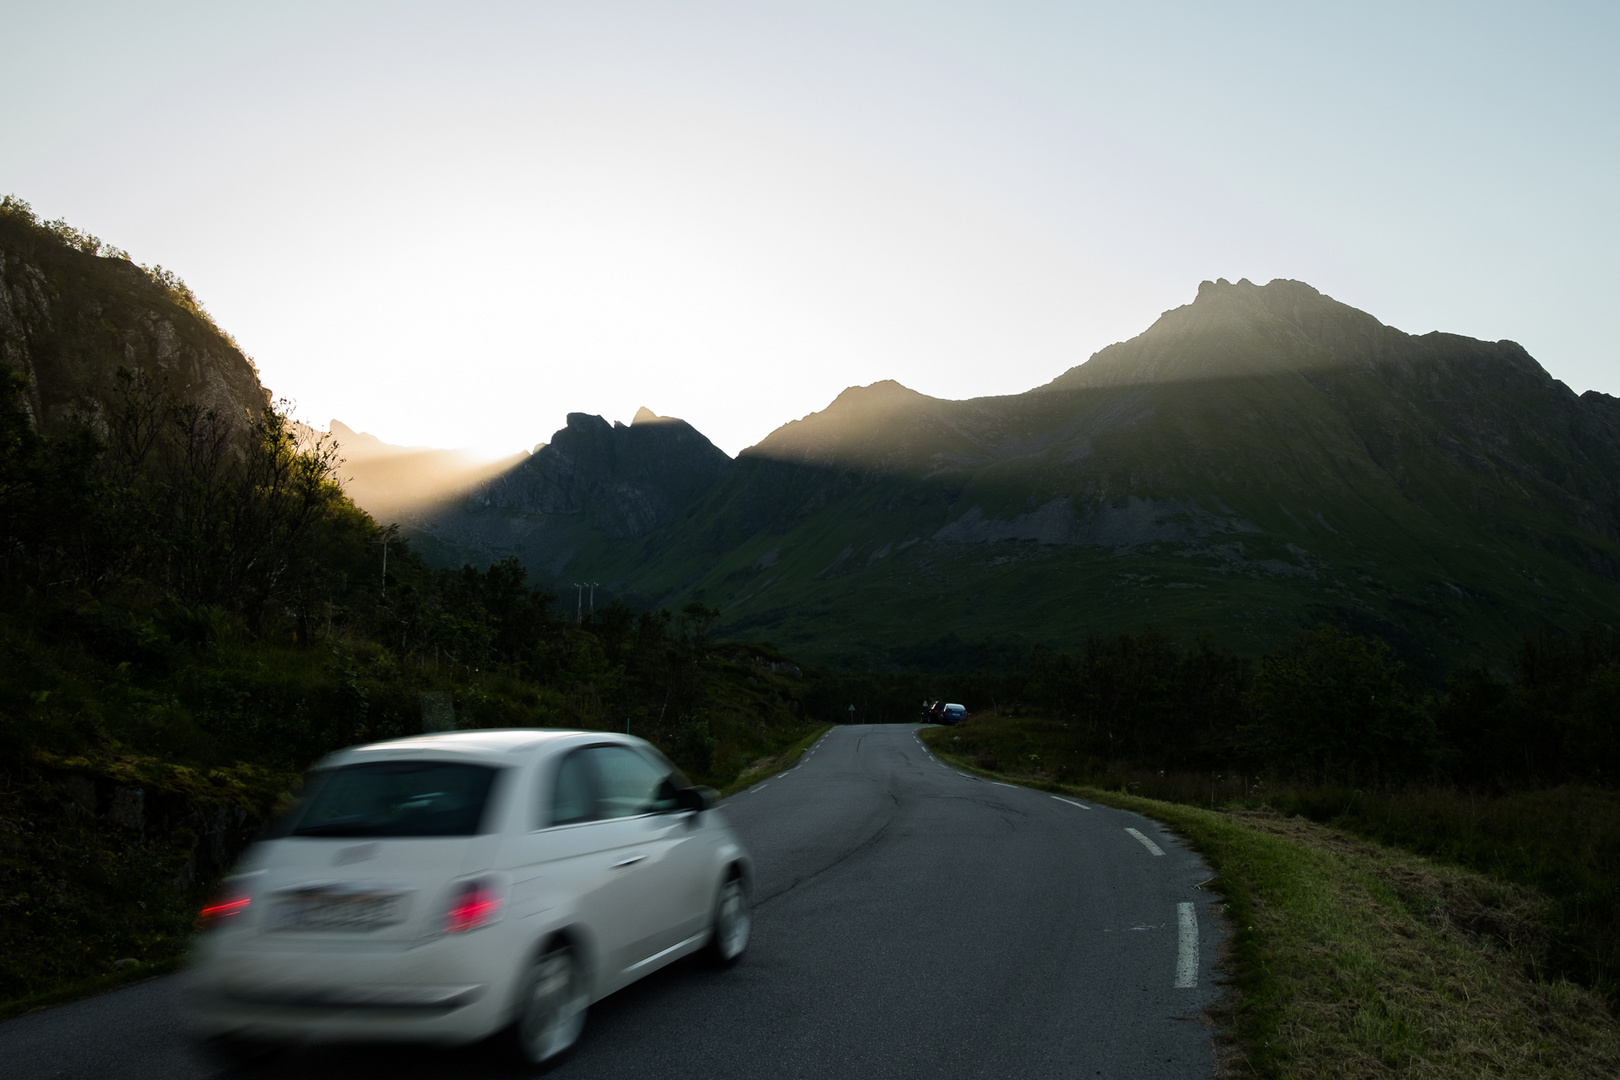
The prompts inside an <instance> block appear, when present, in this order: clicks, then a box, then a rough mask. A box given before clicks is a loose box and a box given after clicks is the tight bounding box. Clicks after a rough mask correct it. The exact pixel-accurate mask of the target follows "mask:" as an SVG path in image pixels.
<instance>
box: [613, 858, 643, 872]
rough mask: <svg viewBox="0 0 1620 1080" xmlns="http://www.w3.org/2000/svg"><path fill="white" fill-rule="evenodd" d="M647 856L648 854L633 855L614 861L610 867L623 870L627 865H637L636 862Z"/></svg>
mask: <svg viewBox="0 0 1620 1080" xmlns="http://www.w3.org/2000/svg"><path fill="white" fill-rule="evenodd" d="M646 857H647V856H645V855H632V856H630V857H629V858H628V859H620V860H619V861H618V862H616V863H614V864H613V865H612V866H610V867H609V868H608V869H610V870H623V869H624V868H625V867H627V866H634V865H636V863H638V862H640V861H641V860H642V859H645V858H646Z"/></svg>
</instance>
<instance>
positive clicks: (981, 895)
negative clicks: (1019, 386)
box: [0, 725, 1220, 1080]
mask: <svg viewBox="0 0 1620 1080" xmlns="http://www.w3.org/2000/svg"><path fill="white" fill-rule="evenodd" d="M916 732H917V729H916V728H915V727H913V726H899V725H893V726H868V727H840V728H834V729H833V730H832V731H830V732H829V733H828V734H827V735H826V736H825V737H824V738H823V739H822V740H821V741H820V742H819V743H818V744H817V745H816V746H815V748H814V749H813V750H812V751H811V752H809V753H807V754H806V755H805V757H804V758H803V759H801V761H800V763H799V764H798V765H797V766H796V767H795V768H793V769H791V770H789V771H788V772H786V773H783V774H782V775H780V776H777V777H774V778H772V779H770V780H768V781H765V782H764V783H761V784H758V785H756V786H755V787H753V788H751V789H748V790H747V791H744V792H741V793H739V794H737V795H735V796H733V797H732V798H731V799H729V800H727V802H726V804H725V813H726V815H727V816H728V817H729V818H730V819H731V821H732V823H733V825H734V826H735V828H736V829H737V832H738V833H739V834H740V835H741V836H742V838H743V841H744V842H745V843H746V844H747V845H748V847H749V850H750V851H751V852H752V853H753V856H754V859H755V864H756V869H757V881H756V896H755V902H756V906H755V924H754V938H753V944H752V945H751V947H750V951H749V954H748V956H747V957H745V958H744V960H743V962H742V963H741V964H740V965H739V966H738V967H736V968H734V969H732V970H730V971H725V972H714V971H710V970H707V969H705V968H703V967H701V966H699V965H698V964H696V963H681V964H677V965H674V966H673V967H671V968H668V969H666V970H664V971H662V972H659V973H657V974H654V975H652V976H650V977H649V978H647V979H644V980H643V981H642V982H640V983H638V984H636V985H634V986H632V987H630V988H628V989H626V990H624V991H621V992H620V993H618V994H616V995H614V996H613V997H611V998H609V999H607V1000H606V1001H604V1002H602V1003H600V1004H599V1005H597V1006H596V1007H595V1008H593V1009H592V1012H591V1019H590V1023H589V1024H588V1026H587V1028H586V1032H585V1035H584V1037H583V1039H582V1040H581V1043H580V1045H579V1047H578V1048H577V1049H576V1050H575V1052H574V1053H573V1054H572V1055H571V1056H570V1057H569V1058H568V1059H567V1060H566V1061H565V1062H564V1063H563V1064H562V1065H561V1066H559V1067H558V1068H557V1069H556V1070H555V1072H554V1073H552V1075H554V1076H556V1077H558V1078H575V1077H577V1078H604V1080H605V1078H608V1077H614V1078H617V1077H623V1076H633V1075H643V1076H648V1075H651V1076H658V1077H660V1078H671V1080H672V1078H684V1077H692V1078H703V1080H725V1078H739V1080H740V1078H748V1080H756V1078H758V1077H761V1076H769V1077H770V1078H771V1080H789V1078H801V1077H802V1078H811V1077H816V1078H820V1077H828V1078H831V1077H837V1078H840V1080H843V1078H847V1077H884V1078H891V1077H892V1078H912V1077H916V1078H924V1077H929V1078H932V1077H985V1078H1001V1077H1008V1076H1018V1077H1021V1078H1038V1077H1065V1078H1072V1077H1132V1078H1141V1080H1150V1078H1176V1080H1184V1078H1193V1077H1200V1078H1201V1077H1207V1076H1209V1075H1210V1073H1211V1072H1212V1070H1213V1067H1214V1055H1213V1051H1212V1048H1211V1041H1210V1030H1209V1028H1208V1027H1207V1026H1205V1025H1204V1024H1201V1023H1199V1022H1198V1020H1199V1016H1200V1014H1201V1013H1202V1011H1203V1010H1204V1009H1205V1008H1207V1007H1208V1006H1209V1005H1210V1004H1211V1003H1212V1002H1213V1000H1214V997H1215V993H1216V990H1215V988H1214V987H1212V985H1211V981H1210V964H1211V960H1212V959H1213V957H1214V954H1215V952H1216V949H1217V947H1218V941H1219V934H1220V928H1219V924H1218V923H1217V921H1216V920H1215V918H1214V910H1215V909H1214V907H1213V905H1214V904H1215V898H1214V897H1212V896H1211V895H1209V894H1207V893H1204V892H1201V891H1199V890H1198V888H1197V885H1198V884H1199V883H1200V882H1202V881H1204V880H1205V879H1207V878H1208V877H1209V876H1210V875H1209V871H1208V870H1207V869H1206V868H1205V866H1204V864H1203V863H1202V861H1201V860H1200V859H1199V858H1198V857H1197V856H1196V855H1194V854H1193V853H1192V852H1190V851H1189V850H1187V849H1186V847H1185V846H1184V845H1183V844H1182V843H1181V842H1180V841H1179V840H1177V839H1176V838H1175V837H1173V836H1171V835H1169V834H1167V833H1165V832H1164V831H1163V830H1162V829H1160V828H1159V826H1158V825H1157V823H1155V822H1153V821H1150V820H1148V819H1147V818H1143V817H1141V816H1139V815H1136V814H1130V813H1126V812H1124V811H1120V810H1112V809H1108V808H1106V807H1101V806H1082V805H1080V804H1079V803H1078V802H1077V801H1063V800H1059V799H1056V798H1054V797H1052V796H1050V795H1047V794H1045V793H1043V792H1038V791H1032V790H1029V789H1025V788H1016V787H1011V786H1008V785H1002V784H995V783H992V782H989V781H985V780H980V779H977V778H974V777H969V776H966V775H964V774H962V773H960V772H958V771H956V770H955V769H951V768H948V767H947V766H945V765H943V764H941V763H940V762H939V761H937V760H936V759H935V758H934V757H933V756H932V755H931V754H929V753H928V751H927V750H925V749H924V748H923V746H922V744H921V742H920V741H919V740H918V738H917V736H916ZM1178 984H1179V985H1178ZM0 1061H4V1062H5V1069H4V1072H5V1075H6V1076H7V1077H8V1078H10V1080H33V1078H36V1077H37V1078H44V1077H52V1078H78V1077H84V1078H87V1080H88V1078H96V1080H108V1078H111V1077H120V1078H144V1077H152V1078H157V1077H164V1078H169V1077H186V1076H208V1075H210V1074H211V1073H210V1070H209V1068H208V1067H207V1064H206V1063H205V1062H204V1061H202V1060H201V1059H199V1058H197V1057H195V1056H194V1055H193V1053H192V1050H191V1048H190V1047H189V1045H188V1044H187V1042H186V1039H185V1037H184V1035H183V1034H182V1030H181V1023H180V1018H179V1014H178V1002H177V993H176V981H175V979H173V978H165V979H156V980H153V981H151V982H148V983H143V984H140V985H138V986H133V987H129V988H127V989H124V990H120V991H116V992H114V993H110V994H106V995H104V996H102V997H98V998H94V999H91V1000H88V1001H82V1002H78V1003H75V1004H72V1005H65V1006H62V1007H60V1008H56V1009H51V1010H48V1011H45V1012H40V1013H35V1014H32V1015H29V1016H24V1017H21V1018H19V1019H16V1020H12V1021H10V1022H7V1023H5V1024H0ZM357 1073H358V1074H360V1075H366V1074H375V1075H383V1074H385V1073H386V1074H387V1075H390V1076H392V1077H451V1076H454V1077H468V1076H474V1077H477V1076H488V1077H498V1076H514V1075H519V1073H518V1072H517V1070H515V1069H513V1068H511V1067H510V1066H509V1065H508V1064H507V1062H506V1061H505V1060H504V1059H503V1058H502V1057H501V1056H500V1055H499V1054H498V1053H497V1052H495V1050H494V1048H492V1047H474V1048H471V1049H463V1050H453V1051H439V1050H421V1049H399V1048H361V1047H309V1048H299V1049H296V1050H293V1051H289V1052H287V1053H285V1054H283V1055H280V1056H278V1057H277V1058H274V1059H272V1060H270V1061H268V1062H265V1063H262V1064H261V1065H259V1066H257V1067H255V1068H253V1069H252V1070H250V1071H249V1072H246V1073H243V1074H242V1075H256V1076H286V1077H294V1076H296V1077H333V1078H337V1077H343V1078H345V1080H347V1078H350V1077H353V1076H354V1075H356V1074H357Z"/></svg>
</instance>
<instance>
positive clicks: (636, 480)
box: [467, 408, 732, 540]
mask: <svg viewBox="0 0 1620 1080" xmlns="http://www.w3.org/2000/svg"><path fill="white" fill-rule="evenodd" d="M731 464H732V462H731V458H730V457H728V456H727V455H726V453H725V452H724V451H723V450H720V449H719V448H717V447H716V446H715V445H714V444H713V443H711V442H710V441H709V440H708V439H706V438H704V437H703V435H701V434H700V433H699V432H698V431H697V429H696V428H694V427H692V425H691V424H688V423H687V422H686V421H685V420H677V419H675V418H674V417H669V416H659V415H658V414H656V413H654V412H652V411H651V410H650V409H647V408H642V409H640V410H639V411H638V412H637V413H636V415H635V418H634V420H633V421H632V422H631V423H630V424H628V425H626V424H619V423H615V424H609V423H608V422H607V421H606V420H604V419H602V418H601V417H600V416H590V415H588V414H586V413H569V414H568V426H567V427H565V428H563V429H562V430H561V431H558V432H557V433H556V434H555V435H553V436H552V437H551V442H550V443H548V444H546V445H544V446H541V447H538V448H536V450H535V452H534V453H533V454H532V455H530V456H529V457H528V458H527V459H525V460H523V461H520V462H519V463H518V464H517V465H516V466H514V467H513V468H511V469H510V470H508V471H506V472H504V473H502V474H501V475H500V476H497V477H495V478H494V479H492V480H490V481H488V482H487V483H484V484H481V485H479V486H478V487H476V488H474V489H473V490H472V491H471V492H470V493H469V494H468V496H467V503H468V506H469V508H470V509H473V510H475V511H476V510H496V511H506V512H510V513H515V514H524V515H533V516H548V515H579V514H585V513H586V512H587V511H589V513H590V517H591V521H592V524H593V526H594V528H595V529H596V530H598V531H600V533H601V534H602V535H603V536H605V537H607V538H608V539H610V540H629V539H634V538H636V537H642V536H646V535H647V534H648V533H650V532H652V531H653V530H654V529H656V528H658V527H660V526H663V525H667V524H669V522H670V521H671V520H672V519H673V518H674V517H675V515H676V514H677V513H679V512H680V511H681V510H683V509H685V508H686V507H687V506H688V505H690V504H691V502H692V501H693V500H694V499H695V498H697V496H698V495H700V494H702V493H703V492H704V491H706V490H707V489H708V488H709V487H710V486H711V485H712V484H714V483H715V481H717V480H719V479H720V478H721V477H723V476H724V475H726V473H727V472H728V471H729V469H730V468H731Z"/></svg>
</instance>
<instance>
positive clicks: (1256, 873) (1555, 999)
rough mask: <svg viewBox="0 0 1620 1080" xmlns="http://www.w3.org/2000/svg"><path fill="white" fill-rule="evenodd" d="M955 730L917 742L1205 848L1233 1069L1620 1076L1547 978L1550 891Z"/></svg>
mask: <svg viewBox="0 0 1620 1080" xmlns="http://www.w3.org/2000/svg"><path fill="white" fill-rule="evenodd" d="M953 736H957V737H959V736H960V730H959V729H942V728H935V729H927V730H925V731H924V735H923V738H924V741H925V742H927V743H928V744H929V745H930V747H931V748H932V749H933V750H934V752H935V753H936V754H938V755H939V756H940V757H942V758H944V759H945V760H946V761H948V762H950V763H951V764H953V765H956V766H958V767H960V768H963V769H965V770H968V771H971V772H975V773H979V774H981V775H988V776H993V777H995V778H996V779H1000V780H1005V781H1013V782H1018V783H1024V784H1027V785H1029V786H1033V787H1037V788H1040V789H1042V790H1048V791H1057V792H1066V793H1069V794H1073V795H1076V796H1079V797H1081V798H1085V799H1088V800H1094V801H1096V802H1099V803H1104V804H1107V805H1112V806H1118V807H1121V808H1123V809H1128V810H1134V811H1136V812H1138V813H1142V814H1145V815H1148V816H1150V817H1153V818H1155V819H1157V820H1159V821H1162V822H1164V823H1165V824H1166V825H1168V826H1170V827H1171V828H1172V829H1174V830H1175V831H1176V832H1178V833H1179V834H1180V835H1182V836H1183V837H1185V838H1186V839H1187V840H1188V842H1189V843H1190V844H1191V845H1192V846H1193V847H1194V848H1195V849H1196V850H1198V851H1199V852H1200V854H1202V855H1203V856H1204V858H1205V859H1206V860H1208V862H1209V863H1210V866H1211V867H1212V868H1213V869H1214V870H1215V872H1216V878H1215V880H1214V881H1213V882H1212V883H1211V884H1212V887H1213V888H1215V889H1216V890H1217V891H1218V892H1220V893H1221V894H1222V895H1223V896H1224V897H1225V901H1226V904H1225V915H1226V919H1227V921H1228V923H1229V927H1228V928H1229V931H1230V933H1229V937H1228V942H1227V947H1228V952H1227V955H1226V957H1225V958H1224V960H1223V962H1222V966H1221V970H1222V971H1223V972H1224V974H1225V975H1226V977H1227V978H1228V979H1229V980H1230V985H1231V989H1232V993H1231V994H1230V995H1229V996H1228V998H1227V1000H1226V1001H1224V1002H1223V1003H1222V1004H1221V1005H1220V1006H1218V1008H1217V1010H1216V1015H1215V1017H1214V1019H1215V1020H1216V1022H1217V1023H1218V1024H1219V1026H1220V1029H1221V1030H1220V1034H1219V1035H1218V1036H1217V1051H1218V1058H1219V1061H1220V1063H1221V1070H1220V1071H1221V1072H1222V1073H1223V1074H1225V1075H1232V1076H1243V1075H1255V1076H1264V1077H1326V1078H1332V1080H1339V1078H1346V1080H1348V1078H1360V1077H1374V1076H1389V1075H1399V1076H1406V1077H1414V1078H1422V1080H1431V1078H1432V1080H1441V1078H1447V1080H1449V1078H1454V1077H1455V1078H1462V1077H1482V1076H1503V1077H1508V1076H1511V1077H1530V1078H1540V1077H1548V1078H1551V1077H1613V1076H1617V1075H1620V1026H1617V1025H1616V1023H1615V1020H1614V1017H1613V1016H1612V1014H1611V1013H1610V1011H1609V1008H1608V1005H1607V1003H1606V1001H1605V1000H1604V998H1603V996H1602V995H1601V994H1599V993H1597V992H1595V991H1594V990H1592V989H1590V988H1587V987H1583V986H1581V985H1578V984H1576V983H1574V982H1571V981H1569V980H1568V979H1565V978H1562V977H1558V976H1556V975H1552V974H1550V973H1549V970H1548V956H1549V951H1550V949H1551V948H1552V946H1553V942H1554V940H1555V938H1556V936H1557V933H1556V928H1555V926H1554V925H1553V923H1554V918H1555V905H1554V903H1553V901H1552V900H1551V899H1549V898H1548V897H1547V896H1546V895H1545V894H1543V893H1541V892H1539V891H1537V890H1535V889H1533V888H1530V887H1528V886H1524V885H1518V884H1514V883H1511V882H1505V881H1502V880H1499V879H1496V878H1492V877H1489V876H1487V875H1484V874H1481V873H1478V872H1475V871H1472V870H1468V869H1465V868H1461V867H1454V866H1448V865H1444V864H1442V863H1438V862H1436V861H1434V860H1431V859H1429V858H1426V857H1424V856H1421V855H1417V854H1413V853H1410V852H1406V851H1402V850H1399V849H1396V848H1390V847H1385V846H1383V845H1380V844H1378V843H1375V842H1372V841H1368V840H1365V839H1361V838H1358V837H1355V836H1352V835H1350V834H1349V833H1348V832H1346V831H1344V830H1342V829H1338V828H1334V827H1332V826H1328V825H1324V824H1321V823H1318V822H1312V821H1309V820H1306V819H1304V818H1300V817H1288V816H1285V815H1284V814H1282V813H1280V812H1279V811H1277V810H1276V809H1273V808H1271V807H1265V806H1261V807H1254V808H1242V807H1239V808H1232V809H1226V810H1213V809H1206V808H1202V807H1196V806H1189V805H1186V804H1178V803H1172V802H1165V801H1161V800H1156V799H1150V798H1145V797H1142V796H1138V795H1131V794H1128V793H1125V792H1122V791H1120V790H1118V789H1114V790H1105V789H1103V788H1099V787H1094V786H1090V785H1085V784H1080V783H1063V782H1058V781H1055V780H1053V779H1051V778H1050V777H1049V776H1047V777H1043V776H1041V775H1039V774H1036V773H1034V772H1032V771H1031V770H1027V769H1025V770H1016V771H1014V770H1008V771H1005V772H1004V771H1000V770H993V769H987V768H984V767H983V766H982V765H979V764H978V763H977V762H976V760H975V758H976V757H977V756H978V755H976V754H975V753H973V752H972V751H971V749H970V750H969V751H966V752H964V751H963V750H962V749H961V748H960V746H959V745H958V746H957V747H955V748H953Z"/></svg>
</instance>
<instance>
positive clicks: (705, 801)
mask: <svg viewBox="0 0 1620 1080" xmlns="http://www.w3.org/2000/svg"><path fill="white" fill-rule="evenodd" d="M718 795H719V792H717V791H715V790H714V789H713V788H706V787H689V788H681V789H680V790H679V791H677V792H676V793H675V809H676V810H677V811H681V812H683V813H684V812H685V811H688V810H693V811H696V812H698V813H702V812H703V811H705V810H707V809H709V808H710V807H711V806H713V805H714V804H715V801H716V798H717V796H718Z"/></svg>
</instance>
